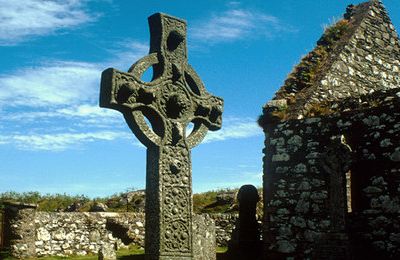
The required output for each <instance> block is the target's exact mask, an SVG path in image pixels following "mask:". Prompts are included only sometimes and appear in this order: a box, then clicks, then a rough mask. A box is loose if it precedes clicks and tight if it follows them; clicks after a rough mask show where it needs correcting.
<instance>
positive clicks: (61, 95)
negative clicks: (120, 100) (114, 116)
mask: <svg viewBox="0 0 400 260" xmlns="http://www.w3.org/2000/svg"><path fill="white" fill-rule="evenodd" d="M100 73H101V68H100V66H99V65H98V64H93V63H86V62H66V61H59V62H55V63H53V64H48V65H44V66H38V67H34V68H25V69H23V70H20V71H16V72H15V73H14V74H11V75H1V76H0V86H1V88H0V104H3V106H5V105H7V106H29V107H43V106H57V105H65V104H79V103H81V102H84V101H89V100H93V99H97V96H98V94H97V92H98V91H97V89H96V87H97V88H98V86H99V80H100V79H99V75H100Z"/></svg>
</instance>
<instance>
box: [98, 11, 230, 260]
mask: <svg viewBox="0 0 400 260" xmlns="http://www.w3.org/2000/svg"><path fill="white" fill-rule="evenodd" d="M149 25H150V36H151V37H150V52H149V55H148V56H145V57H144V58H142V59H140V60H139V61H138V62H136V63H135V64H134V65H132V67H131V68H130V69H129V71H128V73H124V72H120V71H118V70H115V69H113V68H109V69H107V70H105V71H104V72H103V74H102V79H101V93H100V106H101V107H107V108H112V109H116V110H118V111H120V112H121V113H122V114H123V115H124V117H125V120H126V122H127V124H128V125H129V127H130V128H131V130H132V132H133V133H134V134H135V135H136V137H137V138H138V139H139V140H140V141H141V142H142V143H143V144H144V145H145V146H146V147H147V174H146V206H145V212H146V238H145V252H146V258H147V259H180V260H183V259H192V258H193V241H192V240H193V234H192V220H193V212H192V178H191V158H190V151H191V148H193V147H194V146H196V145H198V144H199V143H200V142H201V141H202V139H203V138H204V137H205V135H206V133H207V131H208V130H218V129H220V127H221V123H222V109H223V100H222V99H220V98H218V97H215V96H212V95H210V94H209V93H207V91H206V90H205V87H204V85H203V83H202V82H201V80H200V78H199V77H198V76H197V74H196V72H195V71H194V70H193V69H192V67H191V66H190V65H189V64H188V63H187V49H186V22H185V21H183V20H180V19H177V18H175V17H172V16H169V15H165V14H159V13H157V14H154V15H152V16H150V17H149ZM149 67H152V68H153V79H152V80H151V81H150V82H144V81H143V80H142V79H141V77H142V75H143V73H144V72H145V71H146V70H147V69H148V68H149ZM146 119H147V121H148V122H149V123H150V125H148V124H147V121H146ZM189 123H193V129H192V132H191V133H190V134H187V133H186V131H187V130H186V129H187V126H188V124H189Z"/></svg>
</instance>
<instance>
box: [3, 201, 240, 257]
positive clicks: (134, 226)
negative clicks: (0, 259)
mask: <svg viewBox="0 0 400 260" xmlns="http://www.w3.org/2000/svg"><path fill="white" fill-rule="evenodd" d="M28 213H29V214H28ZM15 214H17V215H18V216H25V215H27V217H23V218H22V217H15V218H13V220H12V223H11V222H10V223H11V224H12V226H11V225H9V228H8V231H9V232H8V233H7V234H5V235H6V236H7V237H9V235H8V234H11V233H12V234H14V233H18V234H19V233H21V232H25V231H26V230H29V231H30V235H26V234H25V233H23V235H24V239H19V240H18V241H15V240H12V241H10V242H11V244H12V245H11V246H12V249H13V250H12V252H11V253H12V255H13V256H15V257H20V258H21V257H22V258H26V257H33V256H35V255H37V256H50V255H52V256H55V255H57V256H68V255H87V254H97V253H98V251H99V249H100V248H101V246H102V245H104V244H113V245H117V248H121V247H123V246H126V245H128V244H134V245H139V246H141V247H144V237H145V229H144V220H145V217H144V213H114V212H97V213H95V212H90V213H89V212H85V213H83V212H71V213H56V212H40V211H38V212H36V211H35V210H34V209H30V208H29V209H23V210H20V211H16V213H15ZM15 214H14V215H15ZM237 217H238V216H237V214H212V215H206V214H205V216H204V217H203V218H201V217H199V216H197V215H196V218H195V221H196V223H195V227H197V228H195V229H196V230H197V231H196V232H195V234H196V236H198V237H201V234H203V233H204V234H205V236H206V237H207V239H206V240H204V239H202V240H197V242H196V243H197V244H198V246H197V247H196V250H202V251H204V252H209V251H210V250H209V249H210V247H215V245H217V246H227V244H228V241H229V240H230V239H231V233H232V230H233V228H234V226H235V222H236V219H237ZM204 227H207V228H206V229H204ZM21 230H22V231H21ZM213 230H215V235H214V233H213ZM199 232H200V233H199ZM21 234H22V233H21ZM21 236H22V235H21ZM214 236H215V237H214ZM8 240H10V239H8ZM212 241H215V242H212ZM211 242H212V243H211ZM214 251H215V248H214V249H213V250H212V252H214Z"/></svg>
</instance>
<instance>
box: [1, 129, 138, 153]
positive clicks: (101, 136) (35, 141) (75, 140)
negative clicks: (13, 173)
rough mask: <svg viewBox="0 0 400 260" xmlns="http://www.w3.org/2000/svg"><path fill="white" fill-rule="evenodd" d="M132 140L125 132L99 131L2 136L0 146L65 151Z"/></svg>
mask: <svg viewBox="0 0 400 260" xmlns="http://www.w3.org/2000/svg"><path fill="white" fill-rule="evenodd" d="M128 138H132V135H129V134H128V133H125V132H112V131H99V132H86V133H57V134H27V135H23V134H14V135H9V136H0V144H14V145H16V146H17V148H19V149H21V150H42V151H63V150H66V149H68V148H70V147H78V146H79V145H80V144H82V143H88V142H94V141H112V140H116V139H128Z"/></svg>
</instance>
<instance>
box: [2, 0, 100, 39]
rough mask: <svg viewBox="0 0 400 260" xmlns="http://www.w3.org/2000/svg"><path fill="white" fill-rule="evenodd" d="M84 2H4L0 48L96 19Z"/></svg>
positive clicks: (8, 0)
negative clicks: (87, 10)
mask: <svg viewBox="0 0 400 260" xmlns="http://www.w3.org/2000/svg"><path fill="white" fill-rule="evenodd" d="M82 2H83V1H80V0H62V1H60V0H55V1H44V0H0V6H1V8H0V45H9V44H15V43H18V42H21V41H23V40H26V39H27V38H29V37H31V36H36V35H46V34H49V33H52V32H54V31H56V30H59V29H64V28H69V27H74V26H78V25H80V24H83V23H86V22H88V21H91V20H93V19H94V17H90V16H89V14H88V13H86V11H85V10H84V8H83V4H82Z"/></svg>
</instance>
